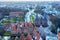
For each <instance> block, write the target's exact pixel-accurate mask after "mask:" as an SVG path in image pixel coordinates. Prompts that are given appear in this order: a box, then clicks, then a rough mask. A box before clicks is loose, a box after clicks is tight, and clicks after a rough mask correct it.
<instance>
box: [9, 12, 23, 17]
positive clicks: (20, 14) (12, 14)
mask: <svg viewBox="0 0 60 40" xmlns="http://www.w3.org/2000/svg"><path fill="white" fill-rule="evenodd" d="M9 15H10V17H17V16H24V12H10V13H9Z"/></svg>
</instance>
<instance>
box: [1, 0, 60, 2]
mask: <svg viewBox="0 0 60 40" xmlns="http://www.w3.org/2000/svg"><path fill="white" fill-rule="evenodd" d="M11 1H12V2H22V1H31V2H43V1H60V0H3V1H2V0H0V2H11Z"/></svg>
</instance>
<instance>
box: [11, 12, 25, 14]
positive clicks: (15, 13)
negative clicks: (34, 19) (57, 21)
mask: <svg viewBox="0 0 60 40" xmlns="http://www.w3.org/2000/svg"><path fill="white" fill-rule="evenodd" d="M10 14H24V12H10Z"/></svg>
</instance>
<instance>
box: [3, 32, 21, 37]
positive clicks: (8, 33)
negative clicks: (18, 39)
mask: <svg viewBox="0 0 60 40" xmlns="http://www.w3.org/2000/svg"><path fill="white" fill-rule="evenodd" d="M3 35H4V36H20V35H21V34H11V33H10V32H8V31H6V32H5V33H4V34H3Z"/></svg>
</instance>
